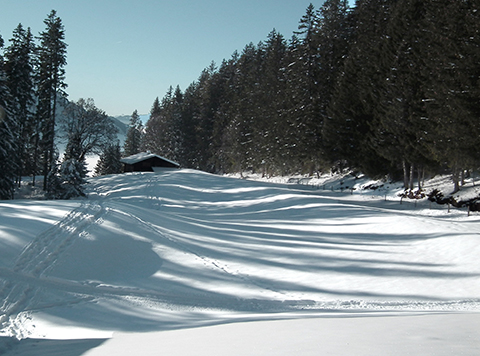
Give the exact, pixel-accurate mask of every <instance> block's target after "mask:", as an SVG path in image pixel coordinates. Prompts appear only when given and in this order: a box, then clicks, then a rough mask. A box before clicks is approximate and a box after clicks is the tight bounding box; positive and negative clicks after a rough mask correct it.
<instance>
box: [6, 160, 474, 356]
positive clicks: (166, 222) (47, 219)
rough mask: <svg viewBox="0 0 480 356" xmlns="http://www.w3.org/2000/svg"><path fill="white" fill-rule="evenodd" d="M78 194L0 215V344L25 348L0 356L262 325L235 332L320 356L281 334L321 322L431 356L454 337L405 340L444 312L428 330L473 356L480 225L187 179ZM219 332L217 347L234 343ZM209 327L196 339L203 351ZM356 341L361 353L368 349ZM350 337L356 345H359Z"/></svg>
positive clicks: (171, 174) (350, 200) (351, 199)
mask: <svg viewBox="0 0 480 356" xmlns="http://www.w3.org/2000/svg"><path fill="white" fill-rule="evenodd" d="M324 188H325V189H324ZM88 189H89V198H88V199H86V200H78V201H73V202H72V201H67V202H59V201H25V200H19V201H9V202H1V203H0V258H1V260H0V296H1V298H2V302H1V303H2V304H1V308H0V314H1V317H0V323H1V328H2V329H1V333H2V335H4V336H5V337H7V336H13V337H15V338H19V339H24V338H30V340H27V341H20V342H17V341H15V339H8V338H3V339H0V340H2V341H3V344H2V341H0V353H1V351H4V352H7V350H9V352H11V354H25V355H26V354H29V353H28V352H29V351H28V350H29V347H30V346H32V345H34V346H35V347H34V348H33V349H36V350H42V348H41V347H44V349H45V351H43V352H44V354H55V352H57V353H58V354H62V355H68V353H65V352H66V351H65V350H73V351H72V352H76V353H72V355H80V354H82V353H83V352H85V351H87V350H90V351H88V353H87V355H90V354H91V355H97V354H98V355H101V354H102V353H101V351H102V350H104V352H105V353H104V354H112V352H114V349H116V350H115V353H116V354H118V352H121V351H119V350H124V352H125V354H129V353H127V351H126V347H125V345H123V346H118V347H115V345H120V344H119V343H120V340H131V343H139V344H142V345H143V346H144V347H145V348H148V344H149V343H148V342H142V341H140V340H142V338H148V335H152V333H157V332H162V333H160V334H155V340H157V341H156V342H158V339H159V337H160V336H159V335H167V334H168V333H172V332H174V331H173V330H178V329H185V328H192V327H200V326H210V328H212V327H213V328H219V327H221V326H214V325H222V324H229V325H232V323H235V325H238V327H240V328H241V326H242V325H249V326H246V327H245V328H246V329H249V330H253V329H255V328H259V329H260V330H261V328H262V326H261V325H262V323H255V324H252V323H240V324H238V323H239V322H253V321H268V320H277V323H280V324H263V325H274V326H270V327H271V328H274V329H275V330H277V331H276V332H275V334H277V335H282V333H284V332H287V333H288V330H290V332H291V335H292V340H290V341H289V340H288V339H286V337H285V336H278V340H276V341H275V340H274V341H272V342H273V343H276V344H277V346H278V345H280V344H282V343H283V344H284V346H283V347H282V350H284V352H285V354H288V353H286V352H287V351H286V350H289V347H294V346H292V345H295V344H296V343H298V340H299V339H302V337H303V338H307V340H303V339H302V340H303V346H304V352H302V351H301V349H299V348H297V351H298V352H297V354H299V355H300V354H305V355H307V354H315V352H317V351H319V350H321V348H320V349H319V348H318V340H315V338H314V337H313V336H312V335H310V334H308V333H307V332H303V333H299V335H297V334H295V332H293V330H292V329H295V330H297V333H298V330H302V327H304V328H305V330H306V329H308V330H310V329H311V328H318V330H319V332H320V331H321V330H323V329H322V328H324V329H325V328H326V326H327V325H331V324H332V321H331V318H332V317H333V318H338V320H339V321H338V322H335V323H340V324H335V325H334V326H331V327H330V329H329V330H331V328H333V329H335V330H336V329H338V330H341V329H342V328H362V325H365V327H366V329H364V330H363V332H364V333H365V332H367V331H366V330H376V329H380V330H381V329H385V328H392V327H393V326H395V325H396V323H398V326H399V328H398V330H400V331H398V332H401V330H403V332H409V331H410V332H413V333H414V334H415V335H414V336H412V340H417V341H419V340H420V341H421V340H424V341H425V340H427V341H428V340H429V341H428V342H429V343H433V344H432V345H437V347H438V348H439V349H440V348H441V347H443V348H445V345H446V344H450V345H451V344H452V340H449V339H448V337H446V335H449V337H450V338H453V339H454V340H457V339H458V338H456V336H453V334H452V333H448V332H446V331H445V330H451V328H442V329H441V331H440V330H439V331H438V332H441V333H442V335H443V336H442V337H441V338H438V337H437V338H438V339H439V340H440V339H441V340H443V344H442V343H441V342H440V343H437V344H435V342H433V341H432V338H435V336H434V335H435V332H433V331H432V330H430V331H429V330H427V329H428V327H427V325H433V324H435V325H436V322H435V321H433V319H431V320H428V321H424V322H423V324H422V322H420V324H419V325H420V326H418V325H417V329H419V330H420V331H419V330H417V331H415V330H416V329H415V328H413V326H412V328H411V329H409V328H408V327H406V325H409V324H410V323H414V322H415V323H416V322H419V321H421V320H425V319H419V318H420V316H422V315H424V314H425V315H427V316H428V317H430V318H434V316H435V315H437V314H436V313H438V312H440V313H449V314H447V315H444V316H442V318H445V319H438V320H439V322H440V320H442V321H441V322H442V323H444V324H445V322H446V323H447V324H448V325H452V327H453V325H456V324H461V325H462V327H463V328H464V329H462V330H461V328H459V327H458V326H457V327H456V330H457V332H459V333H460V331H461V335H464V336H465V337H467V336H468V340H469V341H468V342H467V340H457V341H458V344H459V346H458V347H460V348H461V347H462V345H463V349H462V350H461V351H462V352H465V351H471V350H472V353H470V354H471V355H474V354H478V352H479V351H480V341H479V340H478V338H479V336H480V332H478V330H479V328H478V325H479V314H477V313H478V312H479V311H480V263H479V259H480V235H479V232H480V215H471V216H467V214H466V212H465V211H461V210H455V211H452V212H450V213H448V212H447V210H446V207H444V206H438V205H434V206H430V204H429V203H428V201H421V202H418V203H417V204H416V205H415V204H413V203H412V202H403V204H400V201H399V199H398V198H396V197H395V195H394V194H393V195H388V194H390V193H388V194H387V193H385V194H383V193H380V192H375V193H371V192H370V191H363V190H361V189H356V190H354V191H353V194H351V191H349V190H345V191H344V192H339V191H332V190H330V189H328V186H326V185H325V186H323V187H321V188H320V189H313V188H312V187H308V186H302V185H297V184H295V185H292V184H288V185H287V184H272V183H264V182H255V181H246V180H239V179H235V178H227V177H221V176H214V175H210V174H206V173H201V172H198V171H194V170H168V169H166V170H163V171H162V172H157V173H133V174H125V175H116V176H106V177H100V178H92V179H91V180H90V184H89V188H88ZM452 313H454V314H452ZM418 314H420V315H418ZM352 316H355V317H360V319H358V318H353V319H352V318H351V317H352ZM373 316H377V317H375V318H373V319H372V317H373ZM380 316H382V317H380ZM312 317H317V318H318V317H319V318H320V319H312ZM436 317H438V318H440V316H438V315H437V316H436ZM388 318H390V319H388ZM402 318H404V319H402ZM409 318H417V319H409ZM461 318H463V319H461ZM282 319H295V320H296V321H295V320H291V321H290V323H293V322H294V321H295V322H297V323H299V322H300V323H301V322H302V320H303V321H304V323H303V324H301V325H299V324H287V323H288V322H286V321H283V322H282V321H280V320H282ZM313 320H315V321H316V324H315V323H314V321H313ZM322 320H323V321H324V322H323V323H322ZM336 320H337V319H336ZM342 320H343V324H341V323H342ZM358 320H364V321H365V322H364V323H362V322H361V321H358ZM407 320H411V321H408V322H407ZM460 320H463V321H460ZM281 323H284V324H281ZM328 323H330V324H328ZM382 323H386V324H385V325H384V326H381V325H382ZM307 324H308V325H312V326H309V327H306V325H307ZM252 325H255V326H252ZM280 325H282V326H280ZM288 325H290V326H288ZM313 325H316V326H313ZM342 325H343V326H342ZM367 326H368V327H367ZM227 327H228V325H227V326H223V329H222V330H224V332H225V333H226V334H230V333H233V332H235V333H239V331H238V329H235V331H228V330H230V329H228V328H227ZM229 327H230V328H233V327H232V326H229ZM437 327H438V326H437ZM210 328H207V329H195V330H199V334H197V335H201V333H202V332H203V333H205V337H204V338H202V337H200V338H202V339H203V340H204V341H205V340H208V338H209V336H208V330H212V329H210ZM266 328H267V329H268V328H269V326H266ZM276 328H277V329H276ZM282 328H283V329H282ZM402 328H403V329H402ZM422 328H423V329H424V330H423V331H421V330H422ZM233 329H234V328H233ZM169 330H171V331H169ZM200 330H205V331H202V332H200ZM213 330H215V329H213ZM263 330H265V327H264V329H263ZM281 330H284V331H281ZM167 331H168V333H167ZM139 332H142V334H139ZM175 332H177V333H181V332H187V331H186V330H184V331H181V330H180V331H175ZM189 332H193V331H189ZM221 332H222V331H219V330H218V329H217V330H215V331H212V333H214V334H216V335H219V334H221ZM325 332H326V331H324V333H323V335H324V336H323V338H324V339H325ZM350 332H351V331H350ZM372 332H375V331H372ZM119 333H120V334H119ZM122 333H123V334H122ZM125 333H127V334H125ZM130 333H134V334H130ZM145 333H146V334H145ZM259 333H261V331H259ZM422 333H423V334H422ZM300 334H302V335H304V336H301V335H300ZM417 334H419V335H417ZM430 334H432V335H433V336H432V335H430ZM112 335H113V339H112V340H111V341H107V342H103V341H99V340H98V339H107V338H110V337H111V336H112ZM115 335H123V336H120V337H118V338H116V336H115ZM135 335H137V336H135ZM140 335H143V336H140ZM176 335H179V336H178V338H179V340H181V339H182V338H185V337H189V338H192V337H193V336H191V335H190V336H185V334H184V335H183V336H182V335H181V334H176ZM308 335H310V336H308ZM338 335H341V334H338ZM352 335H353V334H352ZM455 335H457V334H455ZM437 336H438V335H437ZM136 337H138V339H137V341H135V338H136ZM172 337H173V336H172ZM197 337H199V336H197ZM245 337H246V340H247V339H248V336H245ZM251 337H252V338H255V336H254V335H252V336H251ZM332 337H333V336H331V337H329V340H332ZM193 338H195V337H193ZM294 338H296V340H297V342H296V343H295V342H294ZM365 338H366V339H368V336H365ZM415 338H417V339H415ZM34 339H35V340H36V339H50V340H52V339H57V340H58V339H63V340H64V341H62V342H58V343H53V344H51V343H50V344H49V343H48V342H47V340H44V341H38V340H36V341H34ZM72 339H76V340H77V341H75V342H74V341H72ZM79 339H83V340H86V339H97V341H95V340H93V341H92V340H90V341H84V342H80V341H79ZM152 339H153V337H152ZM366 339H365V343H364V344H363V345H364V348H365V347H366V349H365V350H367V349H368V348H369V347H375V343H371V345H370V344H368V340H366ZM383 339H384V341H385V340H387V339H388V338H383ZM115 340H117V341H115ZM308 340H310V342H311V343H312V344H311V345H306V344H308V343H309V341H308ZM350 340H351V342H352V345H354V344H355V345H356V344H358V345H362V343H361V338H360V339H359V338H358V337H356V338H354V339H353V336H352V337H350ZM427 341H425V342H427ZM212 342H213V341H212ZM116 343H117V344H116ZM250 343H251V344H252V343H253V344H255V343H257V341H255V340H254V339H252V340H251V342H250ZM292 343H293V344H292ZM323 343H324V346H325V345H326V344H325V343H326V340H324V341H323ZM210 344H211V343H210ZM2 345H4V346H2ZM79 345H80V346H79ZM192 345H194V344H192ZM287 345H290V346H287ZM315 345H317V346H315ZM368 345H370V346H368ZM425 345H426V344H425ZM425 345H424V346H425ZM428 345H430V344H428ZM442 345H443V346H442ZM217 346H218V347H219V350H220V346H221V345H220V343H219V344H218V345H217ZM227 346H228V345H227ZM334 346H335V345H333V346H332V347H334ZM367 346H368V347H367ZM391 346H392V345H391V344H390V346H385V347H387V348H388V347H391ZM22 347H23V349H22ZM32 347H33V346H32ZM55 347H57V349H55ZM94 347H98V348H97V349H93V348H94ZM178 347H179V350H180V349H182V350H184V349H185V347H187V346H186V345H183V344H182V345H181V347H180V345H178ZM192 347H193V351H195V349H196V350H197V353H195V352H192V353H191V354H199V353H198V347H200V348H201V347H202V346H201V345H199V346H198V347H196V346H192ZM263 347H266V345H263ZM359 347H360V346H358V347H355V348H354V350H359V349H358V348H359ZM425 347H426V346H425ZM475 347H476V348H475ZM108 348H110V351H107V350H108ZM22 350H24V351H22ZM55 350H56V351H55ZM59 350H60V351H59ZM81 350H83V351H81ZM97 350H99V351H98V352H100V353H96V352H97ZM241 350H242V349H239V348H238V347H237V351H240V352H241ZM258 350H263V349H262V347H261V346H259V348H258ZM271 350H272V351H271V354H272V355H274V354H279V352H278V349H277V350H276V351H275V350H274V348H272V349H271ZM344 350H345V349H344ZM398 350H401V349H397V351H398ZM367 351H368V350H367ZM367 351H365V352H367ZM473 351H476V352H473ZM14 352H17V353H14ZM22 352H23V353H22ZM37 352H38V351H37ZM244 352H245V353H248V354H255V353H253V351H252V350H249V349H245V350H244ZM310 352H312V353H310ZM362 352H363V351H362ZM32 354H36V355H38V353H32ZM130 354H131V353H130ZM139 354H142V355H148V354H149V353H148V352H147V351H144V352H139ZM151 354H152V355H153V354H154V353H153V351H152V353H151ZM180 354H187V351H185V350H184V351H182V353H180ZM205 354H207V353H205ZM208 354H212V353H208ZM213 354H215V353H213ZM218 354H221V353H218ZM231 354H233V353H231ZM238 354H241V353H238ZM257 354H268V352H267V353H265V352H262V353H257ZM289 354H292V353H289ZM317 354H318V353H317ZM357 354H368V353H360V350H359V352H358V353H357ZM373 354H375V353H373ZM384 354H385V353H384ZM391 354H395V355H396V354H397V353H394V351H392V353H391ZM399 354H401V353H399ZM419 354H421V353H419ZM424 354H425V353H424ZM446 354H448V353H446ZM466 354H469V353H466Z"/></svg>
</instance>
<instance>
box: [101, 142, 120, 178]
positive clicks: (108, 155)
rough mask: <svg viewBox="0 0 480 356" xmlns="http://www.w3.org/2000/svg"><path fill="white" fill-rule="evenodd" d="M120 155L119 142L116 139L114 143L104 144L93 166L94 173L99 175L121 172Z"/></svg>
mask: <svg viewBox="0 0 480 356" xmlns="http://www.w3.org/2000/svg"><path fill="white" fill-rule="evenodd" d="M121 157H122V156H121V152H120V144H119V142H118V141H117V143H115V144H109V145H107V146H105V147H104V149H103V152H102V154H101V155H100V157H99V159H98V162H97V165H96V166H95V175H96V176H101V175H107V174H118V173H122V170H123V167H122V163H121V162H120V159H121Z"/></svg>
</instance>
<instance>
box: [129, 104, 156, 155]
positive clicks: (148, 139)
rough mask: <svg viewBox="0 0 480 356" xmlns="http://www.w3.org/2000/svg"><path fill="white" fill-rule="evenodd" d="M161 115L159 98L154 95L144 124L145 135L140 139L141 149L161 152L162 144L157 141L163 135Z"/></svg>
mask: <svg viewBox="0 0 480 356" xmlns="http://www.w3.org/2000/svg"><path fill="white" fill-rule="evenodd" d="M161 116H162V108H161V107H160V100H159V99H158V97H156V98H155V101H154V102H153V105H152V109H151V110H150V117H149V119H148V121H147V123H146V124H145V135H144V137H143V140H142V150H143V151H150V152H153V153H156V154H161V152H162V146H161V143H160V142H159V141H160V138H161V137H162V135H163V128H162V118H161ZM127 136H128V135H127Z"/></svg>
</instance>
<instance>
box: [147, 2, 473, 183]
mask: <svg viewBox="0 0 480 356" xmlns="http://www.w3.org/2000/svg"><path fill="white" fill-rule="evenodd" d="M478 7H479V3H478V1H469V0H462V1H451V0H444V1H441V0H358V1H357V2H356V5H355V7H354V8H352V9H349V8H348V5H347V1H343V0H327V1H325V2H324V4H323V6H322V7H321V8H319V9H315V8H314V6H313V5H310V6H309V7H308V8H307V11H306V14H305V15H304V16H303V17H302V18H301V20H300V23H299V30H298V32H295V34H294V35H293V36H292V37H291V39H289V40H286V39H285V38H284V37H283V36H282V35H281V34H280V33H278V32H277V31H275V30H273V31H272V32H271V33H270V34H269V35H268V37H267V39H266V40H265V41H262V42H260V43H259V44H257V45H254V44H252V43H250V44H248V45H247V46H246V47H245V48H244V49H243V51H242V52H241V53H237V52H235V53H234V54H233V55H232V57H231V58H230V59H228V60H224V61H223V62H222V63H221V64H220V66H218V67H217V66H216V65H215V64H214V63H212V64H211V65H210V66H209V67H208V68H206V69H205V70H204V71H203V72H202V73H201V75H200V77H199V78H198V80H196V81H195V82H194V83H192V84H191V85H190V86H189V87H188V88H187V89H186V90H185V92H182V91H181V90H180V89H179V88H178V87H177V88H176V89H173V88H170V90H169V91H168V92H167V94H166V95H165V97H164V98H163V99H161V100H159V99H158V98H157V99H156V100H155V102H154V104H153V106H152V110H151V117H150V120H149V121H148V122H147V124H146V127H145V136H144V139H143V149H148V150H151V151H152V152H155V153H158V154H161V155H163V156H165V157H167V158H169V159H172V160H176V161H178V162H179V163H181V164H182V165H183V166H186V167H193V168H199V169H202V170H206V171H210V172H239V171H240V172H241V171H245V170H253V171H257V172H263V173H265V174H289V173H310V174H314V173H316V172H319V171H322V170H327V169H331V168H332V167H335V168H336V169H343V168H347V167H348V168H350V169H358V170H360V171H362V172H364V173H366V174H368V175H370V176H384V175H387V174H388V175H390V176H391V177H392V178H400V177H404V179H405V185H406V187H410V188H413V179H414V177H418V180H419V181H420V180H421V177H423V176H424V175H425V174H434V173H438V172H445V171H449V172H451V173H452V175H453V177H454V183H455V186H456V188H457V189H458V188H459V185H460V182H461V180H462V175H463V174H464V173H465V172H466V171H467V172H468V171H469V170H474V169H476V168H477V167H479V165H480V152H479V151H480V137H479V134H480V122H479V117H480V116H479V114H480V100H479V99H480V95H479V94H480V93H479V76H480V65H479V63H480V33H479V31H480V12H479V11H478V10H479V9H478Z"/></svg>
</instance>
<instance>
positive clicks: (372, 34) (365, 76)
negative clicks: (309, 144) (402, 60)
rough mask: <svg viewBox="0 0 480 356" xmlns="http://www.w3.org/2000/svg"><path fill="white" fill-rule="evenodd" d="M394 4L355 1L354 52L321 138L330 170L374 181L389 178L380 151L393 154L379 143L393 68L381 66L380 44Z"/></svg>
mask: <svg viewBox="0 0 480 356" xmlns="http://www.w3.org/2000/svg"><path fill="white" fill-rule="evenodd" d="M391 2H392V0H362V1H357V3H356V7H355V9H354V10H353V13H352V14H351V16H352V17H351V21H353V23H352V25H353V26H354V29H355V30H354V32H353V34H352V39H351V43H352V44H351V47H350V49H349V52H348V56H347V58H346V59H345V61H344V66H343V68H342V72H341V73H339V74H338V78H337V82H336V86H335V89H334V93H333V96H332V98H331V100H330V103H329V106H328V109H327V110H328V111H327V112H328V116H327V120H326V121H325V122H324V127H323V138H324V141H325V143H326V146H327V152H328V156H329V158H330V162H331V163H332V164H337V165H346V166H349V167H350V168H358V169H360V170H362V171H363V172H364V173H366V174H368V175H370V176H382V175H385V174H387V173H389V172H391V171H392V170H391V164H390V161H389V160H388V159H386V158H384V157H383V156H382V155H381V154H379V151H382V152H384V151H385V150H389V149H393V150H394V149H395V147H394V146H391V145H390V144H386V143H384V141H381V140H379V139H378V137H379V136H378V135H377V138H375V132H374V131H375V130H376V129H377V128H379V127H380V124H379V122H378V121H377V120H378V119H379V117H382V116H383V115H384V114H383V112H382V111H381V109H382V108H381V107H380V105H379V99H380V97H381V96H382V91H383V88H384V86H385V78H386V77H387V75H386V72H387V71H388V70H389V69H390V68H389V66H388V65H387V66H384V63H382V61H381V58H382V53H383V52H382V41H383V38H384V37H385V34H386V27H387V24H388V22H389V21H390V18H391V16H390V12H391V9H390V8H391Z"/></svg>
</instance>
